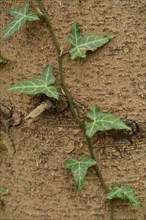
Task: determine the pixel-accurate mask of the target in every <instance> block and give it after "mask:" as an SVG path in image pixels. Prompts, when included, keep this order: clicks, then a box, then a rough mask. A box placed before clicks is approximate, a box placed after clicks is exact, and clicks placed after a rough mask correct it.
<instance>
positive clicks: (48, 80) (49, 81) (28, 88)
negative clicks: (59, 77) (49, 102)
mask: <svg viewBox="0 0 146 220" xmlns="http://www.w3.org/2000/svg"><path fill="white" fill-rule="evenodd" d="M54 82H55V77H54V75H53V67H52V66H49V65H47V66H46V67H45V68H44V72H43V75H42V76H41V77H35V78H32V79H30V80H24V81H22V82H19V83H15V84H14V85H12V86H11V87H10V88H8V92H19V93H26V94H29V95H36V94H41V93H43V94H45V95H46V96H48V97H51V98H54V99H58V97H59V95H58V92H57V90H56V88H55V86H53V84H54Z"/></svg>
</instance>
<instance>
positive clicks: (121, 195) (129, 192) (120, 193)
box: [107, 185, 141, 207]
mask: <svg viewBox="0 0 146 220" xmlns="http://www.w3.org/2000/svg"><path fill="white" fill-rule="evenodd" d="M107 199H109V200H113V199H122V200H124V201H126V202H128V203H130V204H132V205H134V206H137V207H140V206H141V202H140V200H139V199H138V198H137V197H136V195H135V192H134V190H133V189H132V187H130V186H128V185H119V186H117V185H115V186H112V189H111V191H110V192H109V193H108V194H107Z"/></svg>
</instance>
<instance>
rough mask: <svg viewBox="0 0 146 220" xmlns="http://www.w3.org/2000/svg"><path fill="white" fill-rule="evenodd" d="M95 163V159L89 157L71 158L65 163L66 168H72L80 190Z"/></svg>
mask: <svg viewBox="0 0 146 220" xmlns="http://www.w3.org/2000/svg"><path fill="white" fill-rule="evenodd" d="M95 164H96V161H95V160H93V159H91V158H87V157H84V158H82V159H81V160H76V159H74V158H70V159H68V160H67V162H66V163H65V168H66V169H70V170H71V172H72V174H73V177H74V180H75V183H76V185H77V188H78V190H80V189H81V188H82V186H83V183H84V179H85V176H86V174H87V170H88V168H89V167H91V166H93V165H95Z"/></svg>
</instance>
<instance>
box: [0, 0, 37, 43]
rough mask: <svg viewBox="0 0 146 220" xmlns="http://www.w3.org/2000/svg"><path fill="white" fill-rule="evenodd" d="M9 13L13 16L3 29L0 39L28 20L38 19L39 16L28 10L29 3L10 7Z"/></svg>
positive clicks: (16, 29)
mask: <svg viewBox="0 0 146 220" xmlns="http://www.w3.org/2000/svg"><path fill="white" fill-rule="evenodd" d="M9 14H10V15H11V16H13V20H12V21H11V22H10V23H9V25H8V27H7V28H6V29H5V31H4V34H3V36H2V39H6V38H8V37H9V36H10V35H12V34H14V33H15V32H17V31H19V30H20V29H21V28H22V27H23V26H24V24H25V22H26V21H27V20H28V21H36V20H39V17H38V16H37V15H36V14H35V13H33V12H29V3H25V4H24V5H23V7H22V8H20V9H16V8H14V9H11V10H10V11H9Z"/></svg>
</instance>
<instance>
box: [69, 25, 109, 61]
mask: <svg viewBox="0 0 146 220" xmlns="http://www.w3.org/2000/svg"><path fill="white" fill-rule="evenodd" d="M112 38H113V37H112V36H110V35H105V36H96V35H91V34H90V35H83V34H82V33H81V30H80V28H79V26H78V24H77V23H74V24H73V25H72V27H71V35H70V37H68V38H67V42H68V43H70V44H71V45H72V49H71V50H70V51H69V53H70V56H71V59H72V60H73V59H75V58H78V57H81V58H85V57H86V52H87V51H88V50H91V51H94V50H96V49H97V48H99V47H102V46H103V45H104V44H106V43H107V42H108V41H110V40H111V39H112Z"/></svg>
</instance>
